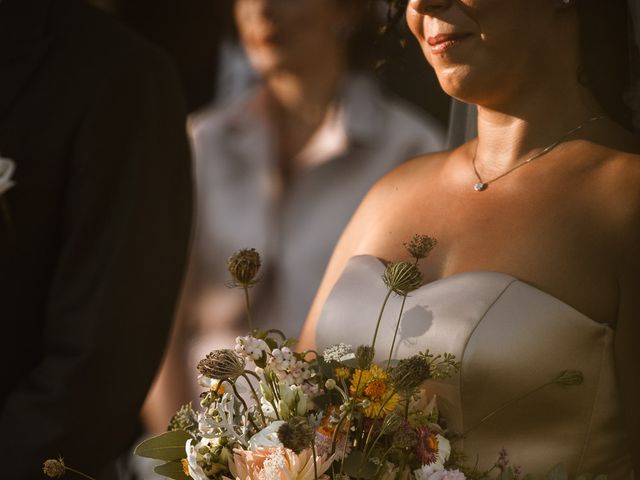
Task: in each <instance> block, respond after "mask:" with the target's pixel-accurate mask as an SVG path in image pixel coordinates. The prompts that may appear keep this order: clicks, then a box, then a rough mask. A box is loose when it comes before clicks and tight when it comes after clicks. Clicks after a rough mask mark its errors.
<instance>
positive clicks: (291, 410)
mask: <svg viewBox="0 0 640 480" xmlns="http://www.w3.org/2000/svg"><path fill="white" fill-rule="evenodd" d="M435 245H436V241H435V240H434V239H432V238H430V237H427V236H422V235H416V236H414V238H413V239H412V240H411V241H410V242H409V243H408V244H405V246H406V248H407V251H408V252H409V254H410V255H411V257H412V258H413V259H414V261H413V262H395V263H390V264H389V265H388V266H387V267H386V270H385V273H384V276H383V278H382V281H384V282H385V284H386V286H387V295H386V297H385V298H384V300H383V302H382V307H381V309H380V314H379V316H378V319H377V321H375V319H372V325H375V328H373V329H372V341H371V343H370V344H369V345H360V346H356V347H354V346H352V345H346V344H343V343H341V344H338V345H334V346H331V347H330V348H327V349H326V350H324V351H323V352H321V353H317V352H296V351H294V350H293V347H294V345H295V340H293V339H290V338H287V336H286V335H285V334H284V333H282V332H280V331H277V330H266V331H261V330H251V333H250V334H248V335H246V336H243V337H238V338H237V339H236V342H235V345H234V346H233V348H230V349H224V350H216V351H213V352H211V353H210V354H209V355H207V356H206V358H204V359H202V360H201V361H200V362H199V364H198V370H199V372H200V376H199V383H200V384H201V385H202V386H203V388H205V389H206V391H205V392H203V394H202V396H201V402H200V409H198V410H195V409H194V408H193V407H192V406H191V405H186V406H184V407H182V408H181V409H180V411H179V412H177V413H176V414H175V416H174V417H173V419H172V420H171V422H170V425H169V429H168V432H166V433H164V434H162V435H160V436H158V437H154V438H151V439H149V440H147V441H145V442H144V443H142V444H141V445H140V446H138V448H137V449H136V451H135V453H136V454H137V455H140V456H144V457H150V458H155V459H159V460H163V461H164V462H165V463H163V464H162V465H159V466H158V467H156V469H155V471H156V472H157V473H159V474H162V475H165V476H167V477H170V478H173V479H185V478H186V477H190V478H192V479H193V480H214V479H227V478H230V479H237V480H268V479H296V480H311V479H314V480H317V479H321V478H322V479H328V478H332V479H338V480H347V479H350V478H353V479H374V478H375V479H383V480H387V479H389V480H390V479H393V478H407V479H411V478H415V479H416V480H445V479H448V480H462V479H464V478H488V476H489V472H478V471H475V470H474V469H469V468H465V467H464V466H463V465H462V463H461V462H460V458H459V455H456V454H455V451H453V452H452V441H454V440H455V439H454V438H452V435H450V433H449V432H448V431H447V429H446V423H445V422H444V421H443V419H442V418H440V415H439V412H438V408H437V403H436V399H435V398H432V399H430V400H429V401H428V402H426V406H425V402H419V401H418V400H420V399H421V395H420V387H421V385H422V384H423V383H424V382H425V381H426V380H436V381H437V380H442V379H445V378H447V377H449V376H451V375H453V374H455V373H456V372H457V370H458V369H459V368H460V364H459V363H458V362H457V361H456V359H455V357H454V356H453V355H450V354H448V353H442V354H433V353H431V352H430V351H429V350H426V351H424V352H421V353H419V354H417V355H414V356H412V357H410V358H405V359H401V360H399V361H395V360H392V358H391V352H392V351H393V344H395V340H396V338H395V336H394V339H393V342H392V343H393V344H392V347H391V349H390V351H389V353H388V359H387V361H386V362H383V363H382V364H377V363H375V362H374V361H373V359H374V354H375V349H376V338H377V335H378V328H379V325H380V320H381V318H382V314H383V312H384V308H385V305H386V303H387V300H388V299H389V297H390V296H391V295H399V296H401V297H404V298H406V297H407V295H409V294H410V293H411V292H412V291H413V290H415V289H417V288H418V287H419V286H420V285H421V284H422V275H421V273H420V270H419V269H418V266H417V265H418V262H419V260H420V259H423V258H425V257H426V256H427V255H428V254H429V252H430V251H431V250H432V249H433V248H434V246H435ZM228 267H229V271H230V273H231V275H232V278H233V285H232V286H235V287H239V288H241V289H242V290H244V293H245V299H246V300H247V301H246V306H247V317H248V318H249V322H250V319H251V315H250V309H249V288H250V287H251V286H252V285H253V284H254V283H255V282H256V278H257V274H258V271H259V268H260V257H259V255H258V253H257V252H256V251H255V250H252V249H251V250H242V251H240V252H238V253H237V254H235V255H234V256H232V257H231V258H230V260H229V265H228ZM403 306H404V303H403ZM401 316H402V311H401V312H400V314H399V315H398V325H399V323H400V318H401ZM250 329H251V323H250ZM396 333H397V328H396ZM386 356H387V355H386V353H385V357H386ZM495 468H496V469H497V471H498V473H499V474H500V475H502V477H503V478H505V479H506V478H517V477H518V476H519V475H520V472H519V471H518V469H517V468H516V469H511V468H509V466H508V460H507V457H506V452H501V453H500V456H499V458H498V461H497V462H496V465H495Z"/></svg>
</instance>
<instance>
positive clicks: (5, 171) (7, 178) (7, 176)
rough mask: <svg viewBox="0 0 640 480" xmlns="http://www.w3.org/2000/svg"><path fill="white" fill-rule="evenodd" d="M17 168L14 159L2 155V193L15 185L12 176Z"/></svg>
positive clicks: (0, 164)
mask: <svg viewBox="0 0 640 480" xmlns="http://www.w3.org/2000/svg"><path fill="white" fill-rule="evenodd" d="M15 169H16V164H15V163H14V162H13V160H10V159H8V158H3V157H2V156H0V195H2V194H4V193H5V192H6V191H7V190H9V189H10V188H11V187H13V186H14V185H15V182H14V181H13V180H12V178H11V177H13V172H14V170H15Z"/></svg>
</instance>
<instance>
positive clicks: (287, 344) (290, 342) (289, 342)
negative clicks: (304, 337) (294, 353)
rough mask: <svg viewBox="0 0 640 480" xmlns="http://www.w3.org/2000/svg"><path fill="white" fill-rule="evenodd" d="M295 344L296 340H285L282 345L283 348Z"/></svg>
mask: <svg viewBox="0 0 640 480" xmlns="http://www.w3.org/2000/svg"><path fill="white" fill-rule="evenodd" d="M296 343H298V339H297V338H287V339H286V340H285V341H284V343H283V344H282V346H283V347H293V346H294V345H295V344H296Z"/></svg>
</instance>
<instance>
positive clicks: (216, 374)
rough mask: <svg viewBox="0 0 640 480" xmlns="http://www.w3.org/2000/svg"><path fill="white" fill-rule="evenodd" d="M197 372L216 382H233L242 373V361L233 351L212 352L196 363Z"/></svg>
mask: <svg viewBox="0 0 640 480" xmlns="http://www.w3.org/2000/svg"><path fill="white" fill-rule="evenodd" d="M197 368H198V371H199V372H200V373H201V374H203V375H204V376H206V377H209V378H214V379H216V380H231V381H233V380H235V379H236V378H238V377H239V376H240V375H242V374H243V373H244V370H245V363H244V359H243V358H242V357H241V356H240V355H238V354H237V353H236V352H234V351H233V350H229V349H224V350H214V351H213V352H211V353H210V354H208V355H207V356H206V357H205V358H203V359H202V360H200V361H199V362H198V367H197Z"/></svg>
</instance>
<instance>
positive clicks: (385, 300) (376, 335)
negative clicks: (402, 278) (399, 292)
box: [371, 289, 393, 349]
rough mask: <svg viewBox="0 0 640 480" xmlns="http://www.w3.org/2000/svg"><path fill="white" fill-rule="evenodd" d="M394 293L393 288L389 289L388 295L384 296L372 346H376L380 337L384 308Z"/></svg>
mask: <svg viewBox="0 0 640 480" xmlns="http://www.w3.org/2000/svg"><path fill="white" fill-rule="evenodd" d="M392 293H393V290H391V289H389V290H388V291H387V295H386V296H385V297H384V302H382V307H381V308H380V313H379V314H378V320H377V322H376V330H375V331H374V332H373V340H372V341H371V348H373V349H375V348H376V340H377V339H378V330H379V329H380V322H381V321H382V314H383V313H384V309H385V307H386V306H387V301H389V297H390V296H391V294H392Z"/></svg>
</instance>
